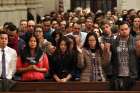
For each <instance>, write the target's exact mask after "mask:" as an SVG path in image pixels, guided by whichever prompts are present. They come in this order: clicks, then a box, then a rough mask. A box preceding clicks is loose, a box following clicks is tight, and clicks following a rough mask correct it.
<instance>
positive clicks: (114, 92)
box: [4, 91, 140, 93]
mask: <svg viewBox="0 0 140 93" xmlns="http://www.w3.org/2000/svg"><path fill="white" fill-rule="evenodd" d="M4 93H140V91H45V92H41V91H39V92H4Z"/></svg>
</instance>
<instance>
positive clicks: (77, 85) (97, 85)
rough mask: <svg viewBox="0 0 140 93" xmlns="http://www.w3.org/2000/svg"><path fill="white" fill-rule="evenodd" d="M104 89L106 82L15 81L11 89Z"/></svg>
mask: <svg viewBox="0 0 140 93" xmlns="http://www.w3.org/2000/svg"><path fill="white" fill-rule="evenodd" d="M87 90H88V91H93V90H94V91H105V90H109V89H108V82H90V83H86V82H84V83H83V82H82V83H81V82H68V83H56V82H17V84H16V86H15V87H14V88H13V89H12V91H87Z"/></svg>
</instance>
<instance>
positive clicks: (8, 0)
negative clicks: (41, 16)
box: [0, 0, 26, 26]
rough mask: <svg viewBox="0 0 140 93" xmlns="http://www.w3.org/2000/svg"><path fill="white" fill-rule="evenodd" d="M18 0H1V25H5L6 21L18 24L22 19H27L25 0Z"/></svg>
mask: <svg viewBox="0 0 140 93" xmlns="http://www.w3.org/2000/svg"><path fill="white" fill-rule="evenodd" d="M16 1H17V0H0V3H1V4H0V25H3V24H4V23H5V22H13V23H14V24H15V25H17V26H18V23H19V21H20V19H23V18H24V19H26V7H25V3H23V2H24V0H19V2H18V3H17V2H16ZM21 3H22V4H21ZM21 5H22V6H21Z"/></svg>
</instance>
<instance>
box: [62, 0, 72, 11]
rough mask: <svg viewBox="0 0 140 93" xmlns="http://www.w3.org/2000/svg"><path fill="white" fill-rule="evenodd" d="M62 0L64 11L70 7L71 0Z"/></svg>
mask: <svg viewBox="0 0 140 93" xmlns="http://www.w3.org/2000/svg"><path fill="white" fill-rule="evenodd" d="M63 1H64V11H65V12H66V11H67V10H69V9H70V6H71V0H63Z"/></svg>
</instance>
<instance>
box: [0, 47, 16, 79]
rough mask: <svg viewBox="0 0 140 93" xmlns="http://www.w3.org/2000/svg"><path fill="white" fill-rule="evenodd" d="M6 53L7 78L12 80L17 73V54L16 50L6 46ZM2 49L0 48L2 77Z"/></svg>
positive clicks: (0, 72)
mask: <svg viewBox="0 0 140 93" xmlns="http://www.w3.org/2000/svg"><path fill="white" fill-rule="evenodd" d="M4 51H5V64H6V78H7V79H12V77H13V75H14V74H15V72H16V62H17V53H16V51H15V50H14V49H12V48H10V47H8V46H6V47H5V48H4ZM2 54H3V52H2V49H1V48H0V76H1V74H2Z"/></svg>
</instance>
